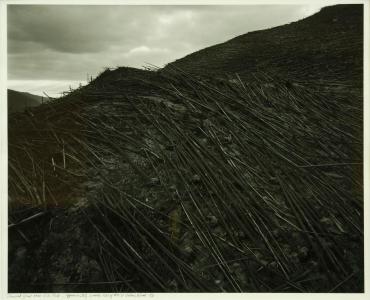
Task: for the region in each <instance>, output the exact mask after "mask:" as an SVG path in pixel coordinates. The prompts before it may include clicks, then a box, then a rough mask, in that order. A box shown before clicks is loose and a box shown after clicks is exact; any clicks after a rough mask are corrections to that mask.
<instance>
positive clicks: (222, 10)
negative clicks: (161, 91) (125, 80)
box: [8, 5, 319, 81]
mask: <svg viewBox="0 0 370 300" xmlns="http://www.w3.org/2000/svg"><path fill="white" fill-rule="evenodd" d="M318 9H319V6H302V5H275V6H272V5H263V6H251V5H248V6H247V5H245V6H79V5H77V6H61V5H9V6H8V66H9V68H8V69H9V79H10V80H30V79H33V80H36V79H37V80H71V81H72V80H85V79H86V74H90V75H93V76H95V75H96V74H97V73H98V72H100V71H101V70H103V68H104V67H115V66H132V67H141V66H143V65H145V63H146V62H148V63H152V64H155V65H158V66H163V65H164V64H166V63H169V62H171V61H173V60H175V59H178V58H181V57H182V56H184V55H187V54H189V53H191V52H194V51H197V50H199V49H202V48H204V47H208V46H211V45H213V44H216V43H220V42H224V41H226V40H228V39H231V38H233V37H235V36H237V35H240V34H244V33H246V32H249V31H253V30H259V29H264V28H269V27H274V26H277V25H282V24H285V23H289V22H292V21H296V20H298V19H301V18H303V17H306V16H308V15H310V14H312V13H314V12H315V11H317V10H318Z"/></svg>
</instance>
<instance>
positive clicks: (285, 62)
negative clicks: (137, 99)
mask: <svg viewBox="0 0 370 300" xmlns="http://www.w3.org/2000/svg"><path fill="white" fill-rule="evenodd" d="M362 43H363V9H362V5H336V6H332V7H325V8H323V9H322V10H321V11H320V12H318V13H316V14H315V15H313V16H310V17H308V18H306V19H303V20H301V21H297V22H294V23H290V24H287V25H283V26H279V27H275V28H272V29H267V30H260V31H254V32H249V33H247V34H244V35H241V36H238V37H236V38H234V39H232V40H230V41H227V42H225V43H222V44H218V45H215V46H212V47H209V48H206V49H202V50H200V51H198V52H195V53H192V54H190V55H188V56H186V57H184V58H182V59H179V60H176V61H174V62H172V63H170V64H168V66H166V67H165V68H164V70H167V69H170V68H173V67H175V68H179V69H181V70H183V71H185V72H188V73H191V74H199V75H223V74H224V73H227V74H230V75H231V76H234V75H235V73H238V74H239V76H240V77H241V78H242V79H245V80H251V79H252V80H253V72H257V71H262V72H268V73H269V74H270V75H274V76H278V77H281V78H285V79H287V80H293V81H295V82H299V81H304V82H308V81H314V82H315V84H320V83H321V82H324V83H327V82H330V83H333V82H337V81H341V82H342V83H343V82H346V83H347V82H348V83H350V84H352V85H353V84H355V85H359V84H361V83H362V64H363V62H362V56H363V50H362V47H363V45H362Z"/></svg>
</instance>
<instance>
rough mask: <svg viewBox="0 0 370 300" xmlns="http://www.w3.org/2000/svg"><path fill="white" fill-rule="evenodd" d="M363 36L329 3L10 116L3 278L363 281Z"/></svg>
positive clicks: (340, 284) (69, 284) (111, 287)
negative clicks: (291, 46) (161, 66)
mask: <svg viewBox="0 0 370 300" xmlns="http://www.w3.org/2000/svg"><path fill="white" fill-rule="evenodd" d="M334 20H336V21H334ZM312 24H314V25H312ZM310 26H314V27H312V28H311V27H310ZM310 28H311V29H310ZM319 32H321V35H320V34H318V33H319ZM264 35H267V37H266V39H262V38H261V37H263V36H264ZM255 36H256V39H255V40H254V37H255ZM270 37H273V40H271V39H270ZM287 39H289V40H291V41H293V42H292V44H296V43H297V41H298V39H302V40H306V41H308V40H310V39H311V40H312V41H311V42H310V43H309V44H305V45H302V44H300V46H301V48H299V47H298V46H299V45H297V47H298V48H297V47H296V48H294V49H290V50H289V51H288V50H286V49H287V48H286V47H287V46H286V45H287V43H289V41H288V40H287ZM362 39H363V37H362V6H360V5H349V6H348V5H339V6H334V7H329V8H325V9H324V10H322V11H321V12H319V13H318V14H316V15H314V16H312V17H310V18H307V19H305V20H302V21H300V22H297V23H293V24H289V25H286V26H282V27H277V28H273V29H271V30H266V31H259V32H256V33H250V34H247V35H245V36H241V37H238V38H236V39H234V40H231V41H229V42H227V43H225V44H221V45H217V46H215V47H211V48H208V49H205V50H202V51H206V52H202V51H200V52H197V53H195V54H192V55H190V56H188V57H186V58H184V60H183V61H181V60H180V61H177V62H174V63H173V64H170V65H168V66H167V67H165V68H164V69H158V70H157V69H154V70H151V71H144V70H137V69H131V68H117V69H115V70H108V69H107V70H106V71H104V72H103V73H102V74H100V75H99V76H98V77H97V78H96V79H95V80H93V81H92V82H91V83H90V84H89V85H88V86H86V87H83V88H80V89H78V90H75V91H73V92H71V93H70V94H69V95H66V96H64V97H63V98H60V99H55V100H53V101H50V102H48V103H46V104H43V105H41V106H39V107H37V108H30V109H28V110H27V111H26V112H25V113H14V114H11V115H10V117H9V292H363V286H364V285H363V278H364V274H363V179H362V168H363V165H362V161H363V153H362V145H363V140H362V130H363V120H362ZM277 40H281V47H279V46H277V45H276V44H275V42H276V41H277ZM257 41H258V43H260V44H255V43H253V42H257ZM315 41H317V42H315ZM236 42H237V45H233V43H236ZM307 43H308V42H307ZM247 44H248V45H250V44H253V45H254V46H253V47H252V46H247ZM240 45H243V47H241V46H240ZM257 46H258V47H259V49H261V50H260V51H257V50H256V49H257V48H256V49H254V47H257ZM250 47H252V48H253V49H254V50H253V49H252V50H251V48H250ZM223 49H228V50H227V57H228V61H227V62H225V54H222V53H223V52H222V51H224V50H223ZM230 49H231V50H233V51H231V50H230ZM269 49H270V50H269ZM320 49H321V50H320ZM323 49H324V50H325V51H324V50H323ZM262 50H263V51H262ZM208 51H212V52H214V53H216V54H218V55H219V56H217V55H213V54H212V55H209V53H208ZM230 51H231V52H230ZM202 53H203V54H202ZM192 56H193V58H192ZM329 57H330V59H332V60H329ZM247 58H248V59H247ZM252 58H253V59H254V60H257V59H258V60H259V63H258V64H257V65H255V64H254V63H252V62H250V59H252ZM306 58H309V59H310V60H309V61H307V60H306ZM242 59H244V60H242ZM284 60H285V63H284ZM238 61H239V63H238ZM247 61H248V63H246V64H245V65H243V63H244V62H247ZM263 61H265V62H263ZM193 62H194V63H193ZM273 62H276V64H273ZM251 65H254V66H258V68H257V67H256V69H249V66H251ZM198 66H199V68H198ZM234 66H235V67H234ZM237 66H238V67H237ZM262 66H264V67H262ZM207 67H208V68H207ZM269 71H271V72H269ZM289 74H292V75H291V76H288V75H289ZM295 79H296V80H295Z"/></svg>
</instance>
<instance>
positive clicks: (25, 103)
mask: <svg viewBox="0 0 370 300" xmlns="http://www.w3.org/2000/svg"><path fill="white" fill-rule="evenodd" d="M41 102H42V97H41V96H37V95H33V94H30V93H25V92H18V91H14V90H10V89H8V113H13V112H22V111H24V109H25V108H27V107H33V106H37V105H40V104H41Z"/></svg>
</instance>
